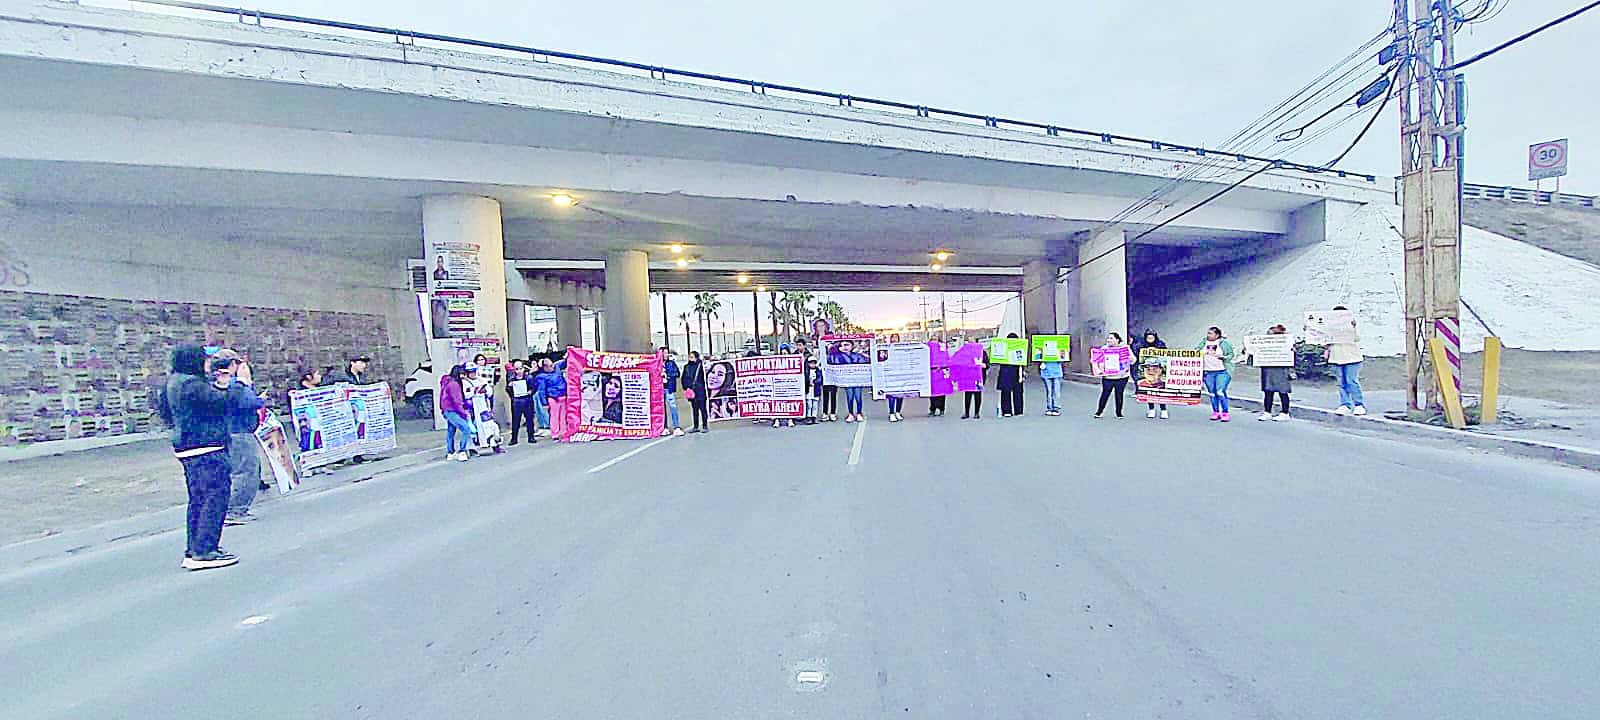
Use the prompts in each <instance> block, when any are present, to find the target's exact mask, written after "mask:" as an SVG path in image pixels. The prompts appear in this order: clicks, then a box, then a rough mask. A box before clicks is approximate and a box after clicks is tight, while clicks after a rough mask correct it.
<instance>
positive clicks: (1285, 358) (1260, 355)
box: [1244, 334, 1294, 368]
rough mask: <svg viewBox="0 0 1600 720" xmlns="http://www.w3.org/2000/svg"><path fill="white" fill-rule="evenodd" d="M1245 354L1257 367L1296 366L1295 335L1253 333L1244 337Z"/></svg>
mask: <svg viewBox="0 0 1600 720" xmlns="http://www.w3.org/2000/svg"><path fill="white" fill-rule="evenodd" d="M1244 354H1246V355H1249V356H1250V364H1251V365H1253V366H1255V367H1261V368H1267V367H1294V336H1292V335H1288V334H1283V335H1251V336H1249V337H1247V338H1245V339H1244Z"/></svg>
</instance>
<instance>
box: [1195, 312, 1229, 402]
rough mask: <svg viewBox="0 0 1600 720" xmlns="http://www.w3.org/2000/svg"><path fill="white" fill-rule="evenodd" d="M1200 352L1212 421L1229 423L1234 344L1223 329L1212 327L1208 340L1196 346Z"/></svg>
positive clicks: (1208, 331) (1208, 330)
mask: <svg viewBox="0 0 1600 720" xmlns="http://www.w3.org/2000/svg"><path fill="white" fill-rule="evenodd" d="M1194 349H1196V350H1199V351H1200V360H1201V365H1200V367H1201V369H1202V370H1203V371H1204V373H1205V374H1204V376H1203V378H1204V381H1205V385H1206V392H1209V393H1211V419H1212V420H1218V421H1221V422H1228V420H1229V415H1228V385H1229V384H1231V383H1232V382H1233V343H1231V342H1228V339H1227V338H1225V337H1223V336H1222V328H1219V327H1217V326H1215V325H1212V326H1211V327H1210V328H1207V329H1206V338H1205V339H1204V340H1201V341H1200V342H1199V343H1198V344H1196V345H1195V348H1194Z"/></svg>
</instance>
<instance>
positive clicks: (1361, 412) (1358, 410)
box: [1355, 405, 1367, 415]
mask: <svg viewBox="0 0 1600 720" xmlns="http://www.w3.org/2000/svg"><path fill="white" fill-rule="evenodd" d="M1355 414H1356V415H1365V414H1367V406H1365V405H1357V406H1356V409H1355Z"/></svg>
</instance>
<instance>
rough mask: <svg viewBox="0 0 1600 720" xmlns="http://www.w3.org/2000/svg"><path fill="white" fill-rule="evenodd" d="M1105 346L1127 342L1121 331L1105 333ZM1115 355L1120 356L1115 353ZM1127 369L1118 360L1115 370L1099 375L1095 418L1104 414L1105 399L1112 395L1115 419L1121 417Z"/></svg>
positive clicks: (1114, 346)
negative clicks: (1114, 398)
mask: <svg viewBox="0 0 1600 720" xmlns="http://www.w3.org/2000/svg"><path fill="white" fill-rule="evenodd" d="M1105 347H1107V348H1111V349H1113V350H1115V349H1118V348H1124V347H1127V343H1126V342H1123V340H1122V335H1121V333H1107V334H1106V344H1105ZM1116 357H1118V358H1121V357H1122V356H1121V355H1120V354H1117V355H1116ZM1128 371H1129V367H1128V366H1127V365H1123V364H1120V362H1119V364H1118V365H1117V367H1116V369H1115V370H1108V371H1107V372H1106V374H1104V375H1101V376H1100V405H1099V406H1098V407H1096V408H1095V411H1094V417H1095V419H1096V420H1098V419H1100V417H1101V416H1102V415H1105V412H1106V400H1109V399H1111V397H1112V395H1115V396H1116V398H1117V404H1116V410H1117V419H1119V420H1120V419H1121V418H1122V398H1123V395H1124V394H1125V393H1126V392H1127V390H1128V377H1129V372H1128Z"/></svg>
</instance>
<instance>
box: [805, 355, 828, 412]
mask: <svg viewBox="0 0 1600 720" xmlns="http://www.w3.org/2000/svg"><path fill="white" fill-rule="evenodd" d="M823 388H824V385H823V384H822V363H821V362H818V361H817V356H815V355H811V354H809V353H808V354H807V355H806V424H807V425H815V424H817V423H818V422H820V421H822V419H823V415H822V410H821V406H822V395H823V394H822V391H823Z"/></svg>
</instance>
